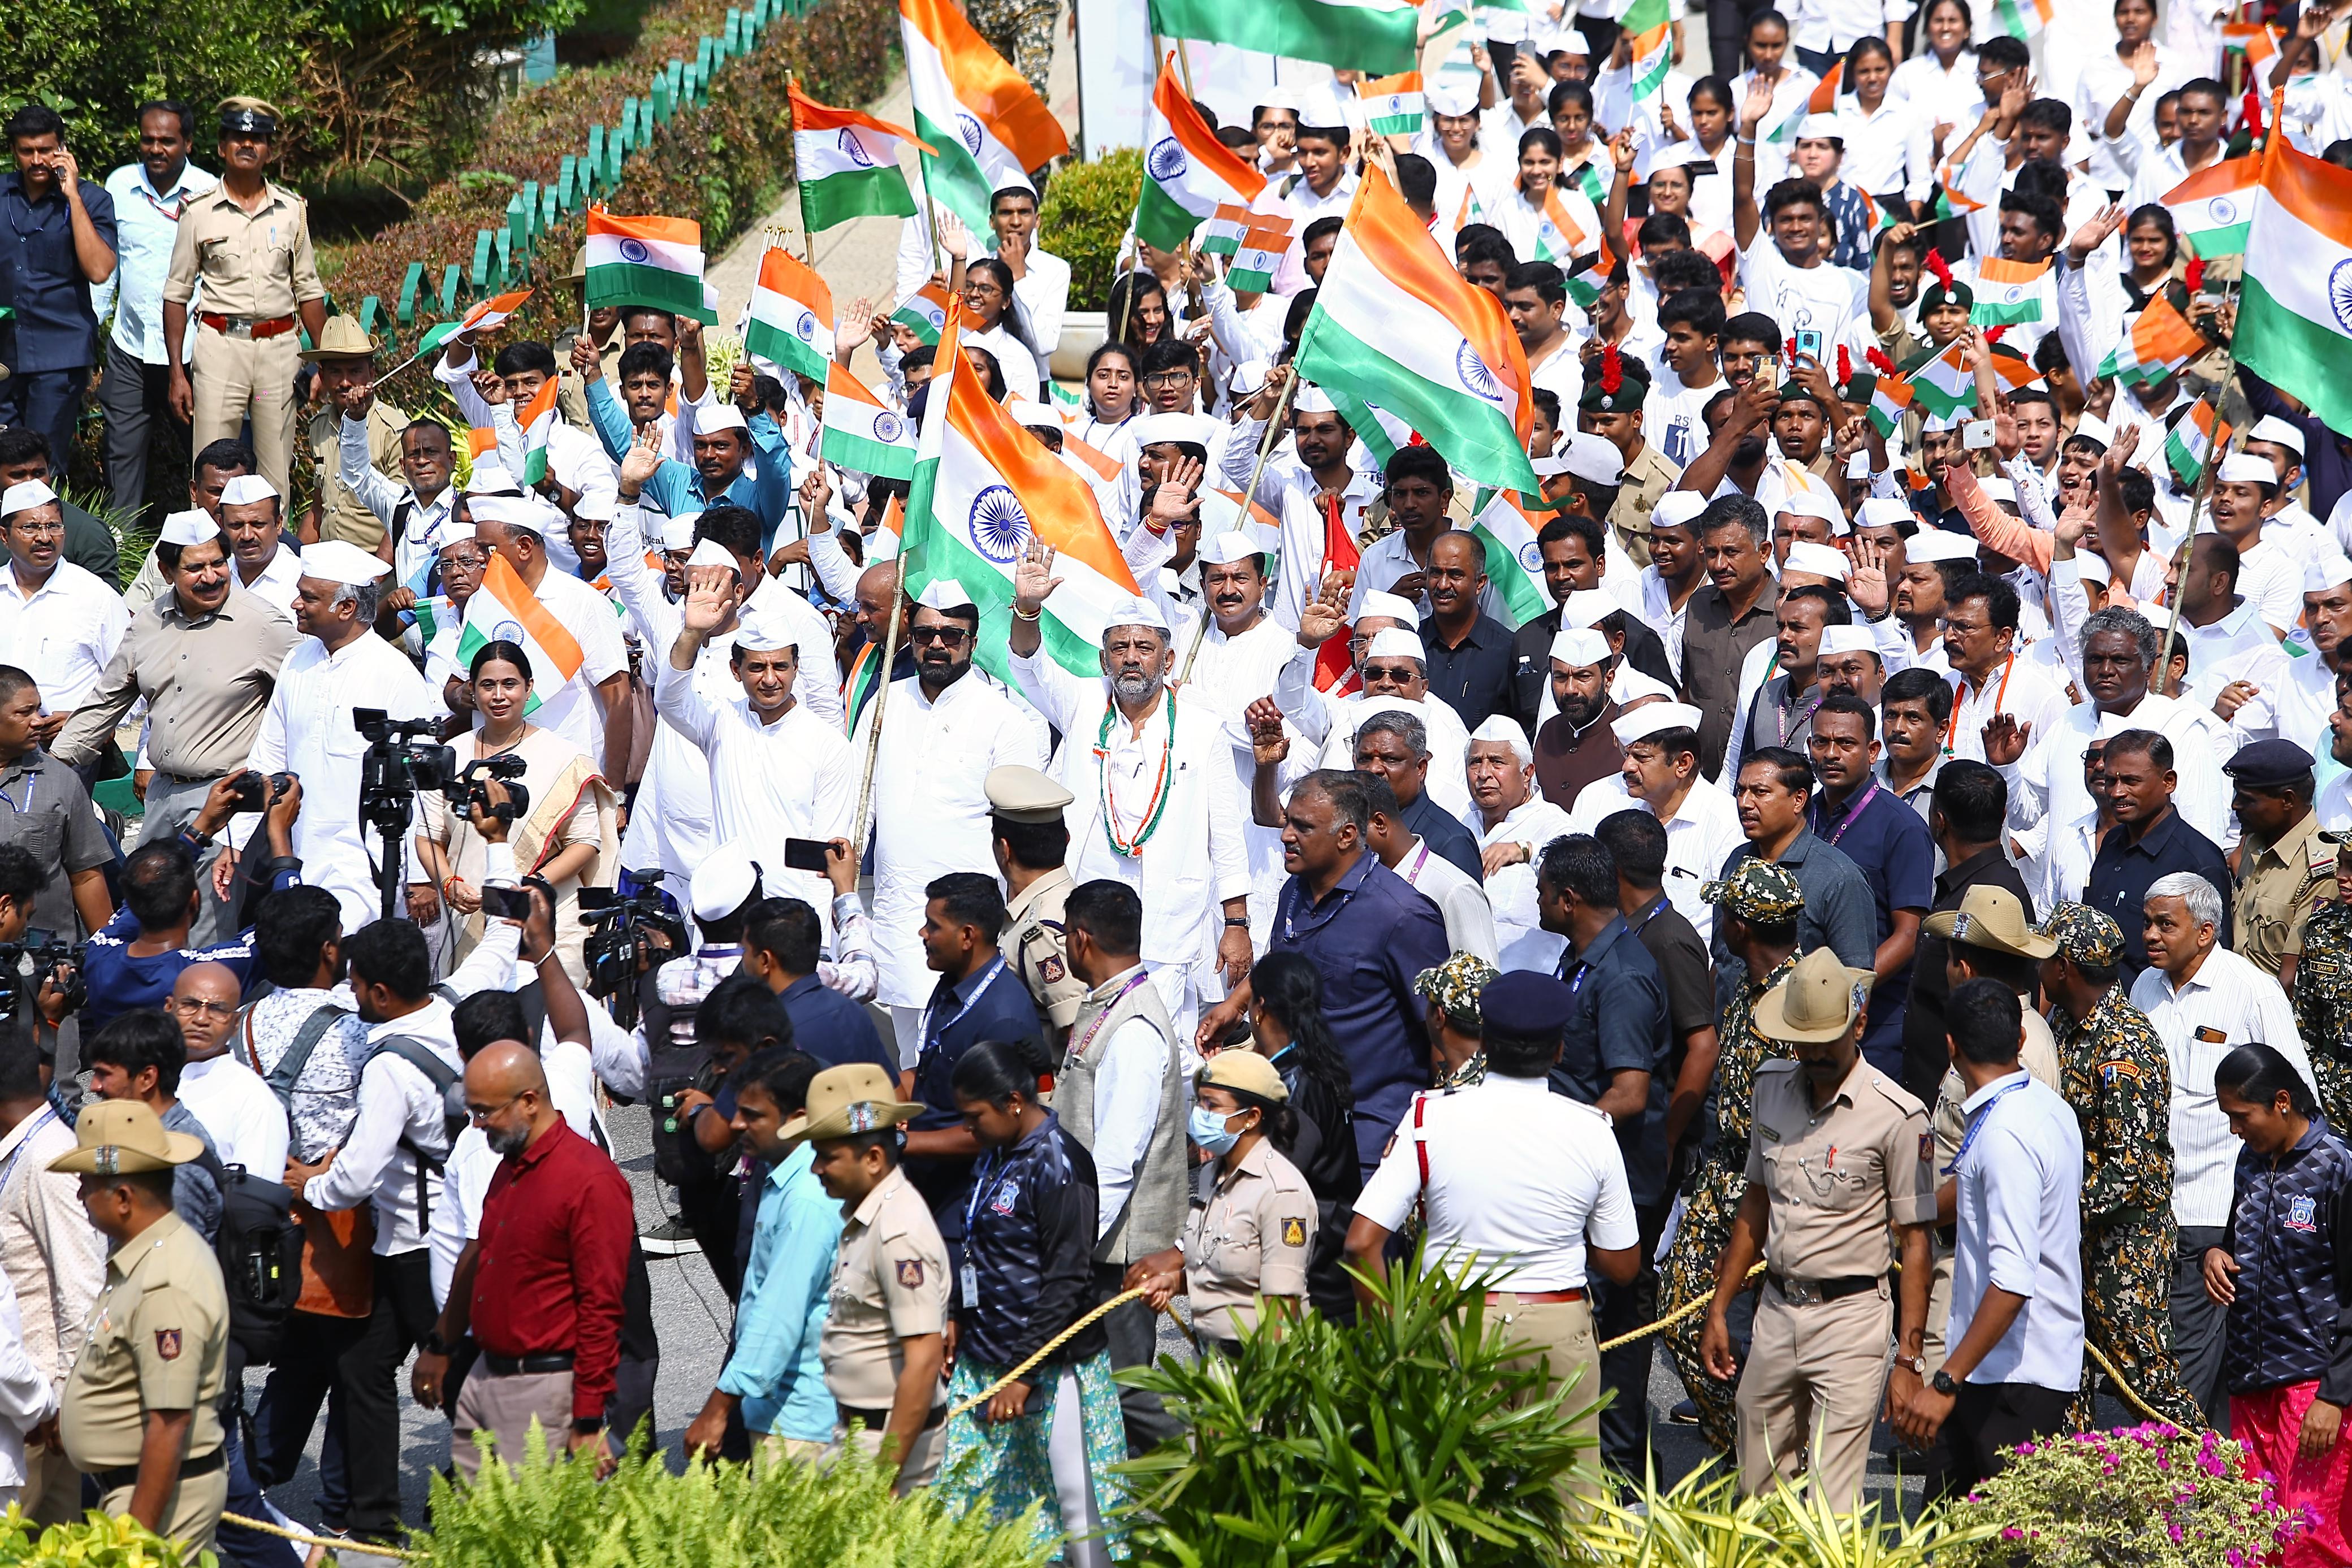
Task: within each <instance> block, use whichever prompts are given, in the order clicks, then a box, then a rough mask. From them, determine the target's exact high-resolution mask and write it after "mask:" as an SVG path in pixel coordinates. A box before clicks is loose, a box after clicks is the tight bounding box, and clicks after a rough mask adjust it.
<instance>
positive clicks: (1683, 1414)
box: [1666, 1399, 1698, 1427]
mask: <svg viewBox="0 0 2352 1568" xmlns="http://www.w3.org/2000/svg"><path fill="white" fill-rule="evenodd" d="M1666 1420H1667V1421H1668V1422H1670V1423H1671V1424H1673V1425H1674V1426H1676V1427H1696V1426H1697V1425H1698V1403H1697V1401H1696V1400H1692V1399H1685V1400H1683V1401H1682V1402H1681V1403H1680V1404H1678V1405H1676V1406H1675V1407H1674V1408H1673V1409H1671V1410H1669V1411H1667V1412H1666Z"/></svg>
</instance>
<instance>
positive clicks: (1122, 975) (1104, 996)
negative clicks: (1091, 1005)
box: [1086, 960, 1143, 1002]
mask: <svg viewBox="0 0 2352 1568" xmlns="http://www.w3.org/2000/svg"><path fill="white" fill-rule="evenodd" d="M1142 967H1143V965H1142V963H1141V961H1140V960H1139V961H1137V962H1135V963H1132V964H1129V966H1128V967H1126V968H1124V969H1121V970H1120V971H1119V972H1118V974H1116V975H1113V976H1112V977H1110V978H1109V979H1108V980H1105V981H1104V982H1103V983H1102V984H1101V985H1099V986H1097V987H1096V988H1094V989H1093V990H1091V991H1088V992H1087V995H1086V999H1087V1001H1090V1002H1107V1001H1109V1000H1110V999H1111V998H1113V997H1116V996H1118V994H1119V993H1120V992H1121V991H1123V990H1125V989H1126V988H1127V981H1128V977H1129V976H1130V975H1133V974H1135V973H1136V972H1138V971H1139V970H1140V969H1141V968H1142Z"/></svg>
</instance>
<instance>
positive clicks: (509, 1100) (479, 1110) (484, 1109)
mask: <svg viewBox="0 0 2352 1568" xmlns="http://www.w3.org/2000/svg"><path fill="white" fill-rule="evenodd" d="M525 1092H528V1091H525ZM521 1098H522V1095H521V1094H509V1095H508V1096H507V1097H506V1098H505V1099H503V1100H501V1101H499V1103H497V1104H495V1105H477V1104H475V1103H473V1102H472V1101H471V1100H468V1101H467V1102H466V1114H467V1115H468V1116H470V1117H472V1118H473V1119H474V1120H475V1121H477V1122H487V1121H488V1120H489V1119H490V1118H491V1117H493V1116H495V1115H497V1114H498V1113H499V1112H501V1111H503V1110H505V1109H506V1108H507V1107H508V1106H509V1105H511V1104H513V1103H515V1102H516V1101H518V1100H520V1099H521Z"/></svg>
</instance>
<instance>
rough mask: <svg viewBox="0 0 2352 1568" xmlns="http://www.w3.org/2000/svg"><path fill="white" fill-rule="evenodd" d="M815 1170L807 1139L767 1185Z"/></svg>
mask: <svg viewBox="0 0 2352 1568" xmlns="http://www.w3.org/2000/svg"><path fill="white" fill-rule="evenodd" d="M542 1141H543V1140H542ZM815 1168H816V1145H814V1144H812V1143H810V1142H808V1141H807V1140H806V1139H803V1140H802V1141H801V1142H800V1143H798V1144H795V1145H793V1147H792V1149H791V1151H790V1152H789V1153H787V1154H786V1155H784V1157H783V1158H782V1159H780V1160H778V1161H777V1162H776V1163H775V1164H774V1165H772V1166H769V1167H768V1176H767V1181H766V1185H767V1186H774V1187H782V1186H791V1185H792V1183H793V1180H794V1179H795V1178H796V1177H798V1176H800V1175H801V1174H802V1173H803V1171H811V1170H814V1169H815ZM891 1174H892V1175H894V1176H895V1175H897V1174H898V1173H897V1172H896V1171H895V1170H894V1171H893V1172H892V1173H891ZM876 1190H877V1191H878V1190H880V1189H879V1188H877V1189H876Z"/></svg>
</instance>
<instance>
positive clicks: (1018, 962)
mask: <svg viewBox="0 0 2352 1568" xmlns="http://www.w3.org/2000/svg"><path fill="white" fill-rule="evenodd" d="M1076 886H1077V883H1076V881H1074V880H1073V879H1072V878H1071V876H1070V872H1069V868H1068V867H1066V866H1055V868H1054V869H1053V870H1052V871H1049V872H1047V873H1045V875H1043V876H1041V877H1039V878H1038V879H1037V880H1036V881H1035V882H1033V883H1030V884H1029V885H1028V886H1027V887H1024V888H1023V889H1022V890H1021V892H1020V893H1019V894H1018V895H1016V896H1015V897H1014V898H1013V901H1012V902H1011V903H1009V904H1006V905H1005V906H1004V928H1005V929H1006V930H1007V931H1010V932H1012V933H1013V942H1012V947H1013V970H1014V972H1015V973H1016V974H1018V975H1019V976H1020V977H1021V983H1022V984H1023V985H1024V986H1026V987H1027V988H1029V995H1030V996H1031V997H1032V998H1034V999H1035V1001H1036V1003H1037V1010H1038V1011H1039V1012H1041V1013H1043V1014H1045V1021H1046V1022H1047V1023H1049V1024H1051V1025H1052V1026H1053V1027H1054V1028H1055V1030H1058V1031H1060V1032H1062V1033H1064V1034H1066V1033H1068V1032H1069V1029H1070V1026H1071V1025H1072V1024H1073V1023H1075V1022H1076V1021H1077V1017H1078V1008H1079V1006H1080V1004H1082V1003H1083V1002H1085V1000H1086V999H1087V983H1086V982H1085V981H1084V980H1081V979H1079V978H1078V977H1077V976H1076V975H1074V974H1072V973H1071V972H1070V945H1069V940H1068V938H1067V937H1066V936H1064V935H1063V934H1062V908H1063V905H1065V904H1067V903H1068V902H1069V899H1070V891H1071V889H1073V888H1075V887H1076Z"/></svg>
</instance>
